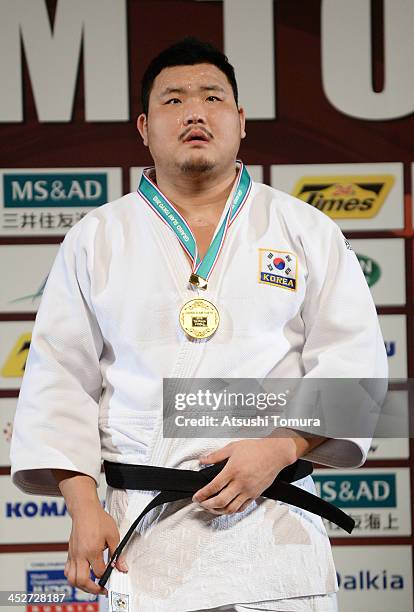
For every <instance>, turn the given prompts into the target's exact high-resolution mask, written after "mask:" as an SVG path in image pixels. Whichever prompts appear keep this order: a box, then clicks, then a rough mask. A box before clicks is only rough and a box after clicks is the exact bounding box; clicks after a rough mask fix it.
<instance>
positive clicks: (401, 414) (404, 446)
mask: <svg viewBox="0 0 414 612" xmlns="http://www.w3.org/2000/svg"><path fill="white" fill-rule="evenodd" d="M393 418H397V419H401V421H404V422H405V423H406V426H405V428H404V431H407V437H406V438H382V437H379V438H373V439H372V442H371V446H370V449H369V452H368V459H369V460H376V459H408V457H409V456H410V439H409V438H408V431H409V418H408V391H389V392H388V394H387V398H386V400H385V402H384V405H383V406H382V410H381V424H382V425H383V429H384V430H385V431H386V430H387V427H389V430H390V431H392V420H393Z"/></svg>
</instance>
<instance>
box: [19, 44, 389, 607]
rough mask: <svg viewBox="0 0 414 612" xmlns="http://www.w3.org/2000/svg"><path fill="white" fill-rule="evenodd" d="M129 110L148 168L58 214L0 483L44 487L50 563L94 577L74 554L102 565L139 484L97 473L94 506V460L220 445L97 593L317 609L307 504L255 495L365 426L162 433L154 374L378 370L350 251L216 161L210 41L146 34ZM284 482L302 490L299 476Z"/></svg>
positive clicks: (168, 457)
mask: <svg viewBox="0 0 414 612" xmlns="http://www.w3.org/2000/svg"><path fill="white" fill-rule="evenodd" d="M143 111H144V112H143V113H142V114H141V115H140V116H139V118H138V130H139V132H140V134H141V136H142V138H143V142H144V144H145V146H148V147H149V149H150V152H151V155H152V157H153V159H154V165H155V168H154V169H152V170H148V171H147V172H146V173H144V174H143V177H142V179H141V182H140V186H139V189H138V192H137V193H131V194H128V195H126V196H124V197H123V198H121V199H119V200H117V201H115V202H111V203H109V204H106V205H104V206H101V207H100V208H98V209H95V210H93V211H92V212H90V213H89V214H88V215H86V217H84V218H83V219H82V220H81V221H80V222H79V223H77V224H76V226H74V227H73V228H72V229H71V230H70V231H69V232H68V234H67V235H66V237H65V240H64V241H63V243H62V245H61V248H60V251H59V253H58V256H57V258H56V260H55V263H54V265H53V268H52V270H51V273H50V275H49V278H48V282H47V285H46V288H45V291H44V295H43V299H42V303H41V306H40V309H39V312H38V315H37V319H36V324H35V328H34V331H33V336H32V342H31V347H30V352H29V357H28V361H27V366H26V372H25V376H24V379H23V383H22V388H21V393H20V396H19V402H18V408H17V413H16V419H15V424H14V434H13V441H12V452H11V459H12V475H13V480H14V483H15V484H16V485H17V486H18V487H20V488H21V489H22V490H24V491H26V492H28V493H35V494H48V495H61V494H62V495H64V497H65V500H66V503H67V506H68V510H69V513H70V515H71V517H72V533H71V536H70V541H69V553H68V561H67V563H66V568H65V574H66V576H67V578H68V580H69V582H70V583H71V584H72V585H76V586H78V587H80V588H82V589H84V590H86V591H89V592H91V593H102V592H104V590H103V589H102V588H100V587H99V586H98V585H97V584H95V583H94V582H93V581H92V580H91V579H90V576H89V573H90V567H92V568H93V571H94V573H95V574H96V575H97V576H98V577H99V576H101V575H102V573H103V571H104V569H105V564H104V559H103V551H104V549H105V548H108V549H109V552H110V553H112V552H113V551H114V549H115V547H116V545H117V543H118V542H119V532H121V534H124V533H125V532H126V530H127V529H128V527H129V525H130V524H131V523H132V521H133V520H134V518H135V517H136V516H137V515H138V514H139V513H140V511H141V510H142V509H143V507H144V506H145V505H146V504H147V503H148V501H149V500H150V499H152V498H153V497H154V496H155V494H156V492H155V491H154V492H152V491H150V492H149V491H124V490H118V489H111V488H109V490H108V495H107V506H106V509H107V511H104V510H103V509H102V508H101V506H100V504H99V500H98V496H97V493H96V484H97V482H99V478H100V471H101V460H102V458H104V459H106V460H108V461H113V462H120V463H130V464H148V465H154V466H164V467H174V468H182V469H193V470H198V469H200V466H202V465H207V464H215V463H217V462H220V461H222V460H224V459H228V461H227V464H226V466H225V467H224V469H223V470H222V471H221V472H220V474H219V475H218V476H217V477H216V478H215V479H214V480H213V481H212V482H211V483H210V484H209V485H206V486H205V487H203V488H202V489H201V490H200V491H199V492H198V493H197V495H195V496H194V498H193V502H190V503H189V502H188V500H187V501H183V502H174V503H171V504H164V506H161V507H158V508H155V509H153V510H151V511H150V513H149V514H147V515H146V516H145V518H144V520H143V521H141V523H140V525H139V527H138V528H137V530H136V533H135V535H134V537H133V538H132V540H131V541H130V543H129V545H128V547H127V548H126V550H125V553H124V555H123V556H122V558H121V559H119V560H118V561H117V565H116V568H115V570H114V571H113V573H112V575H111V579H110V583H109V590H110V591H111V593H117V594H119V597H123V598H124V600H125V601H126V602H127V603H126V605H127V606H128V609H129V611H130V612H131V611H135V610H139V611H141V610H142V611H145V612H147V611H157V612H163V611H165V612H167V611H168V612H171V611H177V612H185V611H190V610H201V609H203V610H204V609H220V610H239V611H240V610H255V609H256V610H279V611H282V610H283V611H309V610H318V611H328V610H329V611H331V610H335V609H336V595H335V592H336V591H337V583H336V576H335V568H334V564H333V561H332V555H331V549H330V544H329V539H328V537H327V534H326V531H325V529H324V526H323V523H322V520H321V519H320V517H318V516H315V515H314V514H311V513H310V512H306V511H302V510H300V511H299V510H298V508H295V507H294V506H290V505H287V504H283V503H280V502H276V501H274V500H271V499H265V498H263V497H260V495H261V493H262V492H263V491H264V490H265V489H266V488H267V487H268V486H269V485H270V483H271V482H273V480H274V478H275V477H276V476H277V474H278V473H279V472H280V470H281V469H282V468H284V467H285V466H287V465H290V464H292V463H293V462H294V461H295V460H296V459H297V458H298V457H300V456H304V455H306V459H309V460H311V461H312V460H313V461H317V462H319V463H322V464H325V465H329V466H335V467H357V466H359V465H361V464H362V463H363V462H364V461H365V459H366V455H367V450H368V447H369V442H370V440H369V439H327V438H320V437H319V438H316V437H315V438H313V439H309V438H305V437H302V436H301V435H300V434H299V433H298V432H293V431H292V432H291V436H290V437H283V438H263V439H247V440H236V441H235V440H231V439H229V440H225V441H224V442H223V440H220V439H211V438H197V439H185V440H183V439H181V440H180V439H165V438H163V436H162V380H163V378H167V377H174V378H192V377H198V378H212V377H217V378H243V377H246V378H252V377H254V378H260V379H262V378H266V377H273V378H283V377H297V378H302V377H309V378H312V377H314V378H329V377H339V378H341V377H344V378H346V377H349V378H352V377H357V378H361V377H366V378H374V377H386V376H387V365H386V354H385V349H384V344H383V340H382V337H381V333H380V330H379V326H378V320H377V316H376V312H375V307H374V305H373V302H372V299H371V296H370V293H369V290H368V288H367V286H366V283H365V280H364V277H363V274H362V272H361V269H360V266H359V264H358V261H357V259H356V257H355V254H354V253H353V252H352V250H350V249H349V248H347V247H348V245H347V244H346V243H345V241H344V238H343V236H342V234H341V232H340V230H339V229H338V227H337V226H336V225H335V224H334V223H333V222H332V221H331V220H330V219H329V218H327V217H326V216H324V215H323V214H322V213H320V212H319V211H317V210H315V209H313V208H312V207H310V206H308V205H306V204H304V203H303V202H300V201H298V200H296V199H295V198H292V197H291V196H289V195H287V194H284V193H282V192H280V191H277V190H275V189H272V188H270V187H267V186H265V185H262V184H259V183H254V182H252V181H251V179H250V177H249V175H248V172H247V170H246V169H245V167H244V166H243V165H242V164H241V163H240V162H236V156H237V153H238V150H239V146H240V140H241V138H244V137H245V116H244V111H243V109H242V108H239V107H238V101H237V85H236V81H235V78H234V71H233V69H232V67H231V66H230V64H229V63H228V62H227V59H226V58H225V57H224V56H223V55H222V54H221V53H220V52H218V51H217V50H215V49H214V48H212V47H210V46H208V45H205V44H204V43H200V42H199V41H195V40H193V39H188V40H185V41H183V42H181V43H178V44H177V45H176V46H174V47H172V48H169V49H167V50H166V51H164V52H163V53H162V54H161V55H160V56H159V57H158V58H156V59H155V60H154V61H153V62H152V64H151V65H150V66H149V68H148V70H147V72H146V75H145V77H144V80H143ZM269 254H271V255H272V261H273V264H271V265H274V270H273V272H274V273H273V274H267V271H266V269H265V268H264V267H263V266H264V258H265V257H268V256H269ZM287 257H289V259H286V258H287ZM287 262H289V266H287ZM279 269H283V270H284V273H283V274H284V276H283V275H281V274H279V273H278V272H277V270H279ZM258 271H259V272H258ZM191 273H192V274H193V276H192V281H193V282H192V283H189V277H190V274H191ZM203 283H204V284H205V285H207V287H206V288H202V287H201V286H200V285H202V284H203ZM197 297H199V298H203V299H205V300H208V301H209V302H210V303H211V304H213V305H214V308H217V311H218V312H219V314H220V322H219V324H218V327H217V325H216V323H214V324H213V323H212V326H213V327H214V326H216V327H217V329H213V332H212V334H211V335H210V336H208V337H205V338H203V337H200V339H194V338H193V337H191V334H190V336H189V334H188V330H186V329H185V324H183V320H182V319H180V318H179V313H180V310H181V309H182V308H183V305H185V304H186V303H187V302H189V301H190V300H192V299H194V298H197ZM362 313H363V315H362ZM210 315H211V312H209V313H207V314H206V317H205V319H206V320H207V318H208V317H209V316H210ZM212 316H213V315H212ZM213 318H214V317H213ZM211 320H213V319H211ZM209 321H210V319H209ZM201 456H204V458H201V461H200V457H201ZM296 484H297V486H300V487H303V488H304V489H307V490H310V491H314V486H313V481H312V479H311V477H307V478H305V479H303V480H301V481H299V482H297V483H296ZM112 601H113V600H112ZM112 605H113V606H114V604H112ZM113 609H114V610H115V609H117V608H116V607H113Z"/></svg>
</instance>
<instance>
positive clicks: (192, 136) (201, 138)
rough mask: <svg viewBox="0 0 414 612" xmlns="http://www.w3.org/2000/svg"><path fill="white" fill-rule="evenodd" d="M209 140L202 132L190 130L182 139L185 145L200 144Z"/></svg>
mask: <svg viewBox="0 0 414 612" xmlns="http://www.w3.org/2000/svg"><path fill="white" fill-rule="evenodd" d="M209 141H210V138H209V137H208V136H207V134H206V133H205V132H203V131H202V130H191V132H190V133H189V134H187V136H186V137H185V138H184V140H183V142H185V143H190V144H191V143H202V142H209Z"/></svg>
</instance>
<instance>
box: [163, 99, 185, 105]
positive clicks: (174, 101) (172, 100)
mask: <svg viewBox="0 0 414 612" xmlns="http://www.w3.org/2000/svg"><path fill="white" fill-rule="evenodd" d="M177 102H181V100H180V99H179V98H170V99H169V100H167V101H166V103H165V104H177Z"/></svg>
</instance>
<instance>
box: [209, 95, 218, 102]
mask: <svg viewBox="0 0 414 612" xmlns="http://www.w3.org/2000/svg"><path fill="white" fill-rule="evenodd" d="M207 100H208V101H209V102H216V101H217V102H220V98H218V97H217V96H209V97H208V98H207Z"/></svg>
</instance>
